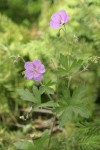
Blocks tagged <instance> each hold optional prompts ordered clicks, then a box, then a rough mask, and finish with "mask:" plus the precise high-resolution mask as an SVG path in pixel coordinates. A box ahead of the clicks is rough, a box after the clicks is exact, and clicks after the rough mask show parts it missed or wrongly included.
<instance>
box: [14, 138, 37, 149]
mask: <svg viewBox="0 0 100 150" xmlns="http://www.w3.org/2000/svg"><path fill="white" fill-rule="evenodd" d="M14 146H15V147H16V149H18V150H32V149H34V145H33V143H30V142H29V141H27V140H24V141H22V142H20V141H18V142H15V143H14Z"/></svg>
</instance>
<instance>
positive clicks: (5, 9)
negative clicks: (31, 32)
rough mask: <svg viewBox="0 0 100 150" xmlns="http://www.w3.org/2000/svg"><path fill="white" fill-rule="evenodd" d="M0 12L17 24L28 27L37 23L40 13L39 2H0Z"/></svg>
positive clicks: (37, 0)
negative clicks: (32, 23)
mask: <svg viewBox="0 0 100 150" xmlns="http://www.w3.org/2000/svg"><path fill="white" fill-rule="evenodd" d="M0 4H1V5H0V10H1V12H2V13H5V14H6V15H7V16H9V17H10V18H12V19H13V20H14V21H15V22H17V23H23V24H24V25H27V26H29V25H30V23H31V22H33V21H35V22H36V21H37V20H38V17H39V14H40V12H41V0H36V1H34V0H29V1H27V0H24V1H23V0H13V1H12V0H5V1H3V0H0Z"/></svg>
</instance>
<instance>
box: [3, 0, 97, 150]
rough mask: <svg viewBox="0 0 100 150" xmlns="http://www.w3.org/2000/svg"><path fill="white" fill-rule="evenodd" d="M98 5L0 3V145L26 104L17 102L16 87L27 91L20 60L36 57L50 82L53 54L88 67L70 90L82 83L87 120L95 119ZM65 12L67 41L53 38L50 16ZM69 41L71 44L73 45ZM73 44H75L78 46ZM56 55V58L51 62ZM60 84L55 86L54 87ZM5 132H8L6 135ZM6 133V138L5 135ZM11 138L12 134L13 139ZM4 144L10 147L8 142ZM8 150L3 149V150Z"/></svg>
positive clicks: (34, 0) (57, 0) (38, 0)
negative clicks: (67, 56) (78, 60)
mask: <svg viewBox="0 0 100 150" xmlns="http://www.w3.org/2000/svg"><path fill="white" fill-rule="evenodd" d="M99 4H100V1H99V0H78V1H75V0H69V1H68V0H0V139H1V140H0V145H1V150H2V149H3V148H4V149H6V148H7V147H6V144H5V143H4V144H3V145H2V142H1V141H2V140H3V138H5V136H6V137H9V132H10V131H9V130H10V129H12V128H13V127H12V126H13V124H14V119H15V116H16V117H18V116H19V111H18V110H19V107H22V106H23V107H26V106H27V104H26V103H23V101H22V100H21V99H20V98H19V96H18V94H17V92H16V89H17V88H18V87H29V88H30V87H31V85H32V84H33V82H32V81H27V80H26V79H25V78H24V77H23V75H22V72H23V71H24V67H23V65H24V63H23V61H22V59H21V57H20V56H22V57H23V58H24V59H25V61H28V60H33V59H34V58H40V59H41V60H42V61H43V62H44V64H45V66H46V68H47V75H46V76H45V78H48V77H49V78H51V79H52V80H55V78H56V77H55V75H54V74H53V72H52V68H53V65H52V60H53V61H54V63H56V62H57V57H58V55H57V54H58V53H60V52H62V51H63V53H67V52H68V51H71V52H73V54H74V55H75V56H76V57H79V58H84V60H88V58H89V57H91V64H90V66H89V68H88V71H87V72H84V73H82V74H81V76H77V77H76V78H75V79H74V81H73V85H75V84H77V83H79V82H80V81H81V80H84V81H85V82H86V83H87V84H88V90H87V92H88V101H89V103H88V104H89V109H90V113H91V119H93V118H99V115H100V61H99V58H100V49H99V48H100V32H99V31H100V24H99V23H100V22H99V21H100V20H99V19H100V18H99V17H100V8H99ZM61 9H65V10H66V11H67V13H68V14H70V21H69V23H68V24H67V25H66V29H67V36H68V41H71V43H69V42H68V43H67V44H66V43H65V41H64V40H63V37H64V35H63V33H61V37H62V38H61V37H59V38H58V37H57V32H58V29H55V30H54V29H51V28H50V27H49V21H50V17H51V15H52V14H53V13H54V12H56V11H59V10H61ZM72 39H73V40H72ZM77 40H78V41H77ZM55 56H56V59H55ZM59 84H60V83H59ZM5 130H7V131H8V132H5ZM10 134H11V133H10ZM14 134H15V135H16V133H13V135H12V138H13V136H14ZM8 143H9V142H8ZM11 149H13V147H12V148H11V147H8V150H11Z"/></svg>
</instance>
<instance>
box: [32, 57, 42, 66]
mask: <svg viewBox="0 0 100 150" xmlns="http://www.w3.org/2000/svg"><path fill="white" fill-rule="evenodd" d="M32 63H33V66H35V67H37V66H40V65H41V61H40V60H38V59H35V60H33V61H32Z"/></svg>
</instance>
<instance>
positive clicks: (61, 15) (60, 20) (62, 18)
mask: <svg viewBox="0 0 100 150" xmlns="http://www.w3.org/2000/svg"><path fill="white" fill-rule="evenodd" d="M68 21H69V15H68V14H67V13H66V11H65V10H61V11H59V12H56V13H54V14H53V15H52V17H51V21H50V27H51V28H58V27H60V26H62V25H63V24H65V23H66V22H68Z"/></svg>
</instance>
